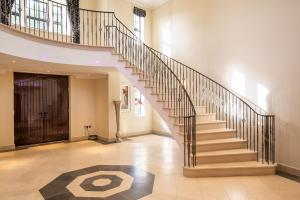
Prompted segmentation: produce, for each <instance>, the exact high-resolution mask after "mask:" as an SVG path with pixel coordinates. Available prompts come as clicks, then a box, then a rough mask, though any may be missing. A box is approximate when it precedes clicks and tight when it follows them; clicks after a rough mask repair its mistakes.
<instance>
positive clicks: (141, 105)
mask: <svg viewBox="0 0 300 200" xmlns="http://www.w3.org/2000/svg"><path fill="white" fill-rule="evenodd" d="M134 115H135V116H137V117H144V116H146V112H145V97H144V96H143V95H142V94H141V92H140V91H139V90H138V89H137V88H136V87H134Z"/></svg>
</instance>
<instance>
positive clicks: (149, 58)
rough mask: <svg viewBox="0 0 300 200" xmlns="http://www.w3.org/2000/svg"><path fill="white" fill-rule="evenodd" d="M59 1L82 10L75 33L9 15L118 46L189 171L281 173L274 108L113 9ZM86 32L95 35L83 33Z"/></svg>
mask: <svg viewBox="0 0 300 200" xmlns="http://www.w3.org/2000/svg"><path fill="white" fill-rule="evenodd" d="M50 4H59V3H56V2H53V1H51V0H49V1H48V6H50ZM60 6H61V7H62V8H63V9H65V10H66V12H67V11H68V12H69V13H72V14H74V13H78V14H79V15H80V17H81V19H80V20H79V21H77V22H76V20H78V17H77V18H76V19H74V20H72V23H71V22H69V23H70V24H69V26H71V27H72V28H71V29H70V30H69V31H70V33H69V34H66V33H64V32H63V31H62V32H61V33H56V35H57V36H56V37H54V36H53V37H51V35H50V36H49V31H48V34H47V33H45V30H38V31H37V30H34V31H31V30H30V28H27V29H26V28H23V27H21V26H19V25H20V24H22V23H21V21H20V22H19V23H14V22H13V21H12V17H10V16H11V15H12V13H13V10H10V12H9V13H10V15H9V16H7V17H8V18H7V19H6V20H4V21H2V23H4V24H5V25H8V26H10V28H14V29H16V30H19V31H21V32H24V33H27V34H31V35H35V36H37V37H43V38H45V39H50V40H56V41H59V42H65V43H77V45H78V44H80V45H85V46H101V47H111V48H112V52H111V53H112V55H114V56H116V57H117V59H118V61H119V62H120V63H123V64H122V65H120V66H116V67H117V68H118V69H119V70H120V72H121V73H123V74H124V75H125V76H127V78H128V79H129V80H131V81H132V82H133V83H134V84H135V85H136V86H137V87H138V88H139V89H140V90H141V92H142V93H143V94H144V95H145V96H146V97H147V98H148V100H149V101H150V102H151V103H152V105H153V106H154V107H155V108H156V109H158V111H159V112H160V114H161V115H162V117H163V118H164V120H165V121H166V122H167V124H168V126H169V127H170V130H171V131H172V134H173V137H174V138H175V139H176V141H177V142H178V144H179V145H180V146H181V147H182V149H183V156H184V167H183V174H184V175H185V176H187V177H206V176H237V175H266V174H274V173H275V169H276V164H275V117H274V116H273V115H267V114H266V113H265V112H264V111H263V110H262V109H260V108H258V107H257V106H255V105H254V104H251V103H250V102H249V101H247V100H246V99H243V98H242V97H240V96H238V95H237V94H235V93H234V92H232V91H230V90H229V89H227V88H225V87H224V86H222V85H221V84H219V83H217V82H216V81H214V80H212V79H210V78H208V77H207V76H205V75H203V74H201V73H200V72H197V71H195V70H194V69H192V68H190V67H188V66H186V65H184V64H182V63H180V62H178V61H176V60H174V59H172V58H169V57H167V56H166V55H164V54H162V53H160V52H158V51H156V50H154V49H152V48H150V47H148V46H147V45H145V44H144V43H143V42H141V41H140V40H139V39H137V38H136V37H135V35H134V34H133V33H132V32H131V31H130V30H129V29H128V28H127V27H126V26H125V25H124V24H123V23H122V22H121V21H120V20H119V19H118V18H117V17H116V16H115V14H114V13H113V12H101V11H91V10H85V9H79V8H67V6H66V5H63V4H60ZM8 8H9V6H8ZM0 9H2V8H0ZM70 9H71V10H72V9H74V11H70ZM20 12H21V10H20ZM25 12H26V11H25ZM72 16H73V15H72ZM72 16H71V17H72ZM73 17H74V16H73ZM14 19H15V18H14ZM20 19H21V18H20ZM74 21H75V22H74ZM15 22H16V21H15ZM84 22H90V23H84ZM78 23H79V24H80V25H79V26H78ZM24 26H25V27H26V25H24ZM93 26H95V27H93ZM66 27H68V25H66ZM66 31H68V29H67V28H66ZM41 32H42V34H41ZM86 37H88V40H84V39H85V38H86Z"/></svg>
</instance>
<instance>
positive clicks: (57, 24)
mask: <svg viewBox="0 0 300 200" xmlns="http://www.w3.org/2000/svg"><path fill="white" fill-rule="evenodd" d="M52 15H53V32H58V33H61V32H62V19H63V15H62V5H60V4H54V5H53V14H52Z"/></svg>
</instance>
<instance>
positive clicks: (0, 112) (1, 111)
mask: <svg viewBox="0 0 300 200" xmlns="http://www.w3.org/2000/svg"><path fill="white" fill-rule="evenodd" d="M0 102H1V103H0V150H9V149H12V148H14V83H13V73H12V72H0Z"/></svg>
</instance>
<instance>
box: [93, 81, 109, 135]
mask: <svg viewBox="0 0 300 200" xmlns="http://www.w3.org/2000/svg"><path fill="white" fill-rule="evenodd" d="M108 90H109V89H108V76H107V77H105V78H103V79H99V80H96V120H97V130H98V135H99V136H100V137H101V138H104V139H108V138H109V117H108V116H109V115H108V110H109V108H108Z"/></svg>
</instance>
